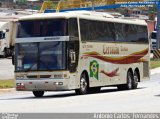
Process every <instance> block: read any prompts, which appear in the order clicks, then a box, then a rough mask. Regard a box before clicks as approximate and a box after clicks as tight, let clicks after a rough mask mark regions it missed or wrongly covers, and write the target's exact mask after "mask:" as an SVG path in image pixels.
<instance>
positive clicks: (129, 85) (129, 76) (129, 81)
mask: <svg viewBox="0 0 160 119" xmlns="http://www.w3.org/2000/svg"><path fill="white" fill-rule="evenodd" d="M132 80H133V75H132V73H131V72H130V71H128V72H127V84H125V89H126V90H131V89H132Z"/></svg>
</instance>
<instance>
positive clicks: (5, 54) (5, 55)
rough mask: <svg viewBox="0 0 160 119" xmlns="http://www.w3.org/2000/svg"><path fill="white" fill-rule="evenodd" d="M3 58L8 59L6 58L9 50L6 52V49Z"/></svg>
mask: <svg viewBox="0 0 160 119" xmlns="http://www.w3.org/2000/svg"><path fill="white" fill-rule="evenodd" d="M2 57H3V58H6V57H7V50H6V49H4V51H3V55H2Z"/></svg>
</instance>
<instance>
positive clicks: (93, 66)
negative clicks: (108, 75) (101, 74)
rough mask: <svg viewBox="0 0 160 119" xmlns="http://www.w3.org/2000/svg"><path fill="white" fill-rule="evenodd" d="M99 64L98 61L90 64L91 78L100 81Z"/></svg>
mask: <svg viewBox="0 0 160 119" xmlns="http://www.w3.org/2000/svg"><path fill="white" fill-rule="evenodd" d="M98 70H99V64H98V62H97V61H96V60H93V61H92V62H90V77H94V78H96V79H97V80H98Z"/></svg>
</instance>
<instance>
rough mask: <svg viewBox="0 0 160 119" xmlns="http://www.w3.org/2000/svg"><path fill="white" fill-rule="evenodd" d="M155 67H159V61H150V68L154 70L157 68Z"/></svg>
mask: <svg viewBox="0 0 160 119" xmlns="http://www.w3.org/2000/svg"><path fill="white" fill-rule="evenodd" d="M157 67H160V60H154V59H151V61H150V68H151V69H154V68H157Z"/></svg>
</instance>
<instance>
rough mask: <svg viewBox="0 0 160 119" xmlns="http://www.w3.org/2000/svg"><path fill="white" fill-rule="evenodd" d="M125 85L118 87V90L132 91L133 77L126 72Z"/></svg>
mask: <svg viewBox="0 0 160 119" xmlns="http://www.w3.org/2000/svg"><path fill="white" fill-rule="evenodd" d="M126 80H127V83H126V84H121V85H118V86H117V88H118V90H131V89H132V82H133V75H132V73H131V72H130V71H128V72H127V77H126Z"/></svg>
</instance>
